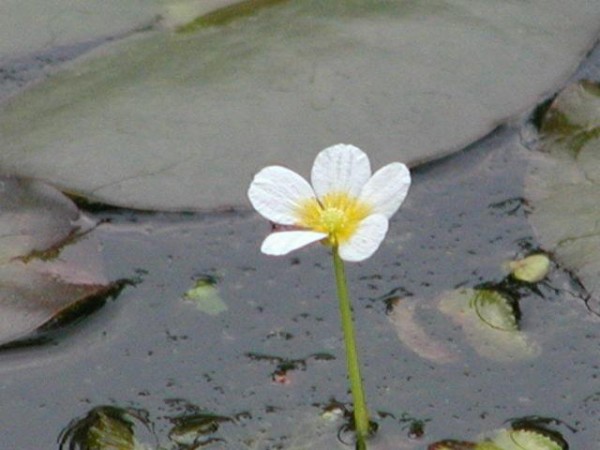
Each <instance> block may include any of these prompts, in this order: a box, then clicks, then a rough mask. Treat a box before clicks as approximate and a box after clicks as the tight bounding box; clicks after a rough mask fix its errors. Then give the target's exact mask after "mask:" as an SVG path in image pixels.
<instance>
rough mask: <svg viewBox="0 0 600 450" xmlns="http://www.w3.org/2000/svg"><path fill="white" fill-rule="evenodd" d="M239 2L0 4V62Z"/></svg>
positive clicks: (10, 0)
mask: <svg viewBox="0 0 600 450" xmlns="http://www.w3.org/2000/svg"><path fill="white" fill-rule="evenodd" d="M235 1H239V0H77V1H73V0H52V1H48V0H27V1H22V0H2V4H1V5H0V60H1V59H2V58H3V57H7V56H8V57H10V56H15V55H20V54H25V53H31V52H39V51H41V50H44V49H49V48H53V47H56V46H61V45H69V44H75V43H79V42H85V41H90V40H93V39H97V38H99V37H107V36H112V35H115V34H119V33H124V32H128V31H132V30H133V29H135V28H139V27H143V26H148V25H150V24H152V23H154V22H156V20H157V18H160V19H161V20H162V22H163V23H165V24H167V25H169V26H174V25H178V24H181V23H182V22H187V21H189V20H191V19H192V18H193V17H195V16H198V15H200V14H204V13H207V12H209V11H211V10H213V9H215V8H218V7H221V6H224V5H228V4H231V3H234V2H235Z"/></svg>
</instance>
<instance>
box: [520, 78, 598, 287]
mask: <svg viewBox="0 0 600 450" xmlns="http://www.w3.org/2000/svg"><path fill="white" fill-rule="evenodd" d="M540 150H541V151H540V152H538V153H536V154H535V155H534V156H535V158H534V159H533V160H532V163H531V167H530V170H529V175H528V177H527V180H526V191H527V196H528V199H529V201H530V203H531V205H532V209H533V211H532V213H531V214H530V216H529V220H530V221H531V224H532V225H533V227H534V228H535V230H536V232H537V234H538V238H539V240H540V242H541V244H542V245H543V246H544V247H545V248H547V249H549V250H552V251H553V252H554V255H555V258H556V260H557V261H558V262H559V263H561V264H563V265H565V266H566V267H567V268H568V269H570V270H572V271H573V272H574V273H575V275H576V276H577V277H578V278H579V279H580V280H581V282H582V283H583V284H584V286H585V287H586V288H587V290H588V291H589V292H590V293H592V295H593V296H594V297H596V298H598V293H599V292H600V209H599V208H598V200H599V199H600V86H599V85H597V84H593V83H590V82H586V81H583V82H580V83H576V84H572V85H570V86H569V87H567V88H566V89H565V90H564V91H563V92H561V93H560V95H559V96H558V97H557V98H556V99H555V100H554V102H553V103H552V105H551V106H550V108H549V109H548V111H547V112H546V114H545V115H544V117H543V119H542V124H541V127H540Z"/></svg>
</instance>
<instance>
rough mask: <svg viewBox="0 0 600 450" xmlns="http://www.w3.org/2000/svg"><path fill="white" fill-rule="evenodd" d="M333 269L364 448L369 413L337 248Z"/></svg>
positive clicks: (360, 445)
mask: <svg viewBox="0 0 600 450" xmlns="http://www.w3.org/2000/svg"><path fill="white" fill-rule="evenodd" d="M333 268H334V271H335V282H336V287H337V295H338V299H339V306H340V316H341V319H342V331H343V333H344V342H345V345H346V363H347V366H348V378H349V379H350V390H351V392H352V398H353V400H354V423H355V427H356V438H357V443H358V448H363V447H364V441H365V439H366V438H367V436H368V434H369V412H368V410H367V402H366V399H365V393H364V389H363V383H362V377H361V374H360V362H359V359H358V351H357V349H356V338H355V335H354V322H353V319H352V306H351V304H350V297H349V295H348V285H347V283H346V272H345V269H344V262H343V261H342V259H341V258H340V255H339V253H338V249H337V246H335V247H333Z"/></svg>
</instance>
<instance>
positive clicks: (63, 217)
mask: <svg viewBox="0 0 600 450" xmlns="http://www.w3.org/2000/svg"><path fill="white" fill-rule="evenodd" d="M0 186H2V191H1V192H0V205H1V207H2V211H3V213H2V215H0V230H1V232H2V234H1V236H0V345H2V346H6V345H7V344H9V343H13V342H15V341H23V340H28V339H32V338H39V337H41V334H42V332H45V331H48V330H50V329H52V328H54V327H55V326H56V325H58V324H60V323H63V322H67V321H69V320H72V319H73V318H75V317H78V316H81V315H83V314H85V313H86V312H88V311H89V310H90V309H95V308H97V307H99V306H101V305H102V304H103V302H104V301H105V299H106V297H107V296H109V295H112V294H114V293H115V292H116V290H118V283H117V284H114V283H109V282H108V281H107V280H106V279H105V277H104V274H103V270H102V264H101V262H100V254H99V251H98V246H97V242H95V241H94V240H93V239H91V238H90V239H88V238H81V239H80V240H78V241H77V242H74V243H72V246H70V248H69V250H68V251H66V252H64V253H62V254H61V258H60V259H58V258H57V256H58V254H59V253H60V252H61V250H62V247H64V245H65V244H66V242H67V241H68V240H69V239H72V238H73V237H74V234H75V233H76V232H77V231H82V228H81V225H80V224H83V223H84V222H85V221H83V220H81V215H80V213H79V211H78V210H77V208H76V207H75V205H74V204H73V203H72V202H71V201H70V200H69V199H68V198H66V197H65V196H64V195H63V194H61V193H60V192H59V191H57V190H56V189H54V188H52V187H50V186H48V185H45V184H43V183H41V182H39V181H32V180H21V179H15V178H8V179H0Z"/></svg>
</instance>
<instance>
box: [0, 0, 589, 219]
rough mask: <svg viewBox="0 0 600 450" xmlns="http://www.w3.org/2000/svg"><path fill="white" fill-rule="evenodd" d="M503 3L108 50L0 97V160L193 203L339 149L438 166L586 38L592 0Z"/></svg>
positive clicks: (550, 77)
mask: <svg viewBox="0 0 600 450" xmlns="http://www.w3.org/2000/svg"><path fill="white" fill-rule="evenodd" d="M13 1H17V0H13ZM90 1H91V0H90ZM114 1H117V0H113V2H111V3H112V4H113V6H114V4H115V3H114ZM549 1H550V2H551V3H550V4H549V3H548V2H549ZM19 3H21V4H24V3H28V2H23V1H20V0H19ZM43 3H44V4H48V3H53V2H47V1H46V2H43ZM98 3H101V2H94V5H96V6H97V5H98ZM118 3H127V2H123V1H122V0H118ZM161 3H162V2H161ZM38 4H39V5H40V8H41V7H42V6H43V5H41V4H40V3H37V2H36V5H38ZM503 5H504V6H503V8H497V5H496V4H495V3H494V2H473V1H471V2H465V1H462V2H458V3H457V2H447V1H441V0H437V1H429V2H423V1H412V2H400V1H394V2H391V1H388V2H382V1H380V0H355V1H347V0H331V1H327V2H324V1H322V0H304V1H289V2H282V3H281V4H278V5H277V6H275V7H269V8H260V9H259V10H257V11H256V12H255V13H254V14H253V15H252V17H244V18H240V19H238V20H235V21H229V22H227V20H225V22H226V24H225V25H219V26H213V27H200V28H199V29H198V30H197V31H196V32H194V33H185V34H182V33H173V32H169V31H167V30H160V29H153V30H151V31H148V32H144V33H135V34H133V35H129V36H128V37H126V38H123V39H121V40H113V41H111V42H110V43H108V44H107V45H104V46H101V47H99V48H98V49H96V50H95V51H93V52H90V53H88V54H86V55H84V56H82V57H81V58H79V59H78V60H77V61H73V62H72V63H70V64H68V65H66V66H65V67H64V70H62V71H60V72H58V73H55V74H53V76H52V77H48V78H47V79H45V80H44V81H43V82H40V83H37V84H35V85H32V87H31V88H30V89H28V90H26V91H24V92H22V93H21V94H19V95H16V96H14V97H12V98H11V99H10V102H5V103H4V104H3V105H2V109H1V110H0V147H1V148H2V152H0V166H1V167H2V169H3V170H4V171H7V172H9V173H15V174H19V175H28V176H32V177H35V178H39V179H45V180H51V181H52V182H53V183H54V184H55V185H56V186H59V187H60V188H61V189H64V190H66V191H69V192H73V193H75V194H78V195H81V196H83V197H87V198H89V199H91V200H95V201H100V202H104V203H109V204H113V205H119V206H126V207H133V208H138V209H154V210H157V209H158V210H206V209H212V208H223V207H231V206H243V205H247V198H246V195H245V193H246V189H247V185H248V182H249V181H250V180H251V179H252V176H253V175H254V174H255V173H256V172H257V171H258V170H260V169H261V168H262V167H264V166H266V165H269V164H273V163H281V162H285V163H286V164H287V165H289V166H290V167H295V168H298V169H297V170H299V171H301V172H304V173H306V172H307V171H308V168H309V167H310V164H311V163H312V160H313V158H314V155H315V154H316V152H318V151H319V150H321V149H322V148H325V147H327V146H329V145H332V144H335V143H337V142H339V141H341V140H343V141H346V142H351V143H353V144H355V145H358V146H359V147H361V148H364V149H365V150H367V151H368V152H369V154H370V155H371V156H372V158H373V159H374V160H377V161H380V162H381V163H382V164H383V163H385V162H390V161H397V160H400V161H403V162H406V163H408V164H409V165H416V164H419V163H422V162H425V161H429V160H432V159H435V158H438V157H442V156H445V155H448V154H450V153H452V152H454V151H456V150H458V149H461V148H464V147H465V146H466V145H467V144H470V143H472V142H473V141H475V140H477V139H479V138H481V137H482V136H485V135H487V134H488V133H490V132H491V131H492V130H493V129H495V128H496V127H497V126H498V124H499V123H502V122H503V121H504V120H506V118H508V117H513V116H514V115H515V114H519V113H521V112H522V111H523V110H526V109H527V108H530V107H531V106H532V105H534V104H536V103H537V102H539V101H540V100H541V99H542V98H544V97H545V96H546V95H547V93H548V92H551V91H553V90H555V89H557V87H558V85H559V84H560V83H562V82H563V81H564V80H565V79H566V78H567V77H568V76H570V75H571V73H572V68H573V67H574V66H575V65H576V64H578V63H579V62H580V60H581V57H582V55H584V54H585V53H586V52H587V51H588V49H589V48H591V46H592V45H593V43H595V41H596V38H597V31H598V17H599V15H600V3H599V2H590V1H589V0H571V1H569V2H564V1H559V0H531V1H527V2H524V1H520V2H510V4H503ZM165 6H168V7H174V5H173V4H172V3H171V2H168V1H166V2H165ZM62 9H63V10H64V11H71V10H73V12H72V13H73V14H74V13H75V10H78V11H79V8H68V7H63V8H62ZM39 12H40V16H44V17H45V14H42V12H45V10H43V9H41V10H40V11H39ZM53 12H56V11H53ZM57 13H58V12H57ZM65 14H66V13H65ZM59 16H60V14H59ZM89 16H93V14H89ZM2 17H8V18H9V19H6V20H8V21H9V22H12V16H11V15H10V14H5V15H3V16H2ZM36 17H37V16H36ZM48 17H55V15H54V14H48ZM565 17H568V18H569V20H568V23H569V26H568V27H566V26H564V23H565ZM32 20H33V19H32ZM219 20H220V19H219ZM219 20H218V21H217V22H219ZM69 22H76V21H74V20H69ZM110 23H111V20H110V19H109V20H107V19H103V20H102V24H103V25H104V24H110ZM30 24H31V26H23V27H21V30H24V32H25V33H28V32H30V30H31V29H32V28H34V27H35V25H36V24H37V22H36V23H34V22H30ZM81 24H82V25H81V26H82V28H84V27H85V24H84V21H82V22H81ZM9 25H11V24H10V23H9ZM0 30H2V27H0ZM13 41H15V39H4V40H0V42H13ZM457 43H459V44H460V45H457ZM398 143H402V145H399V144H398ZM99 168H102V169H99Z"/></svg>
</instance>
